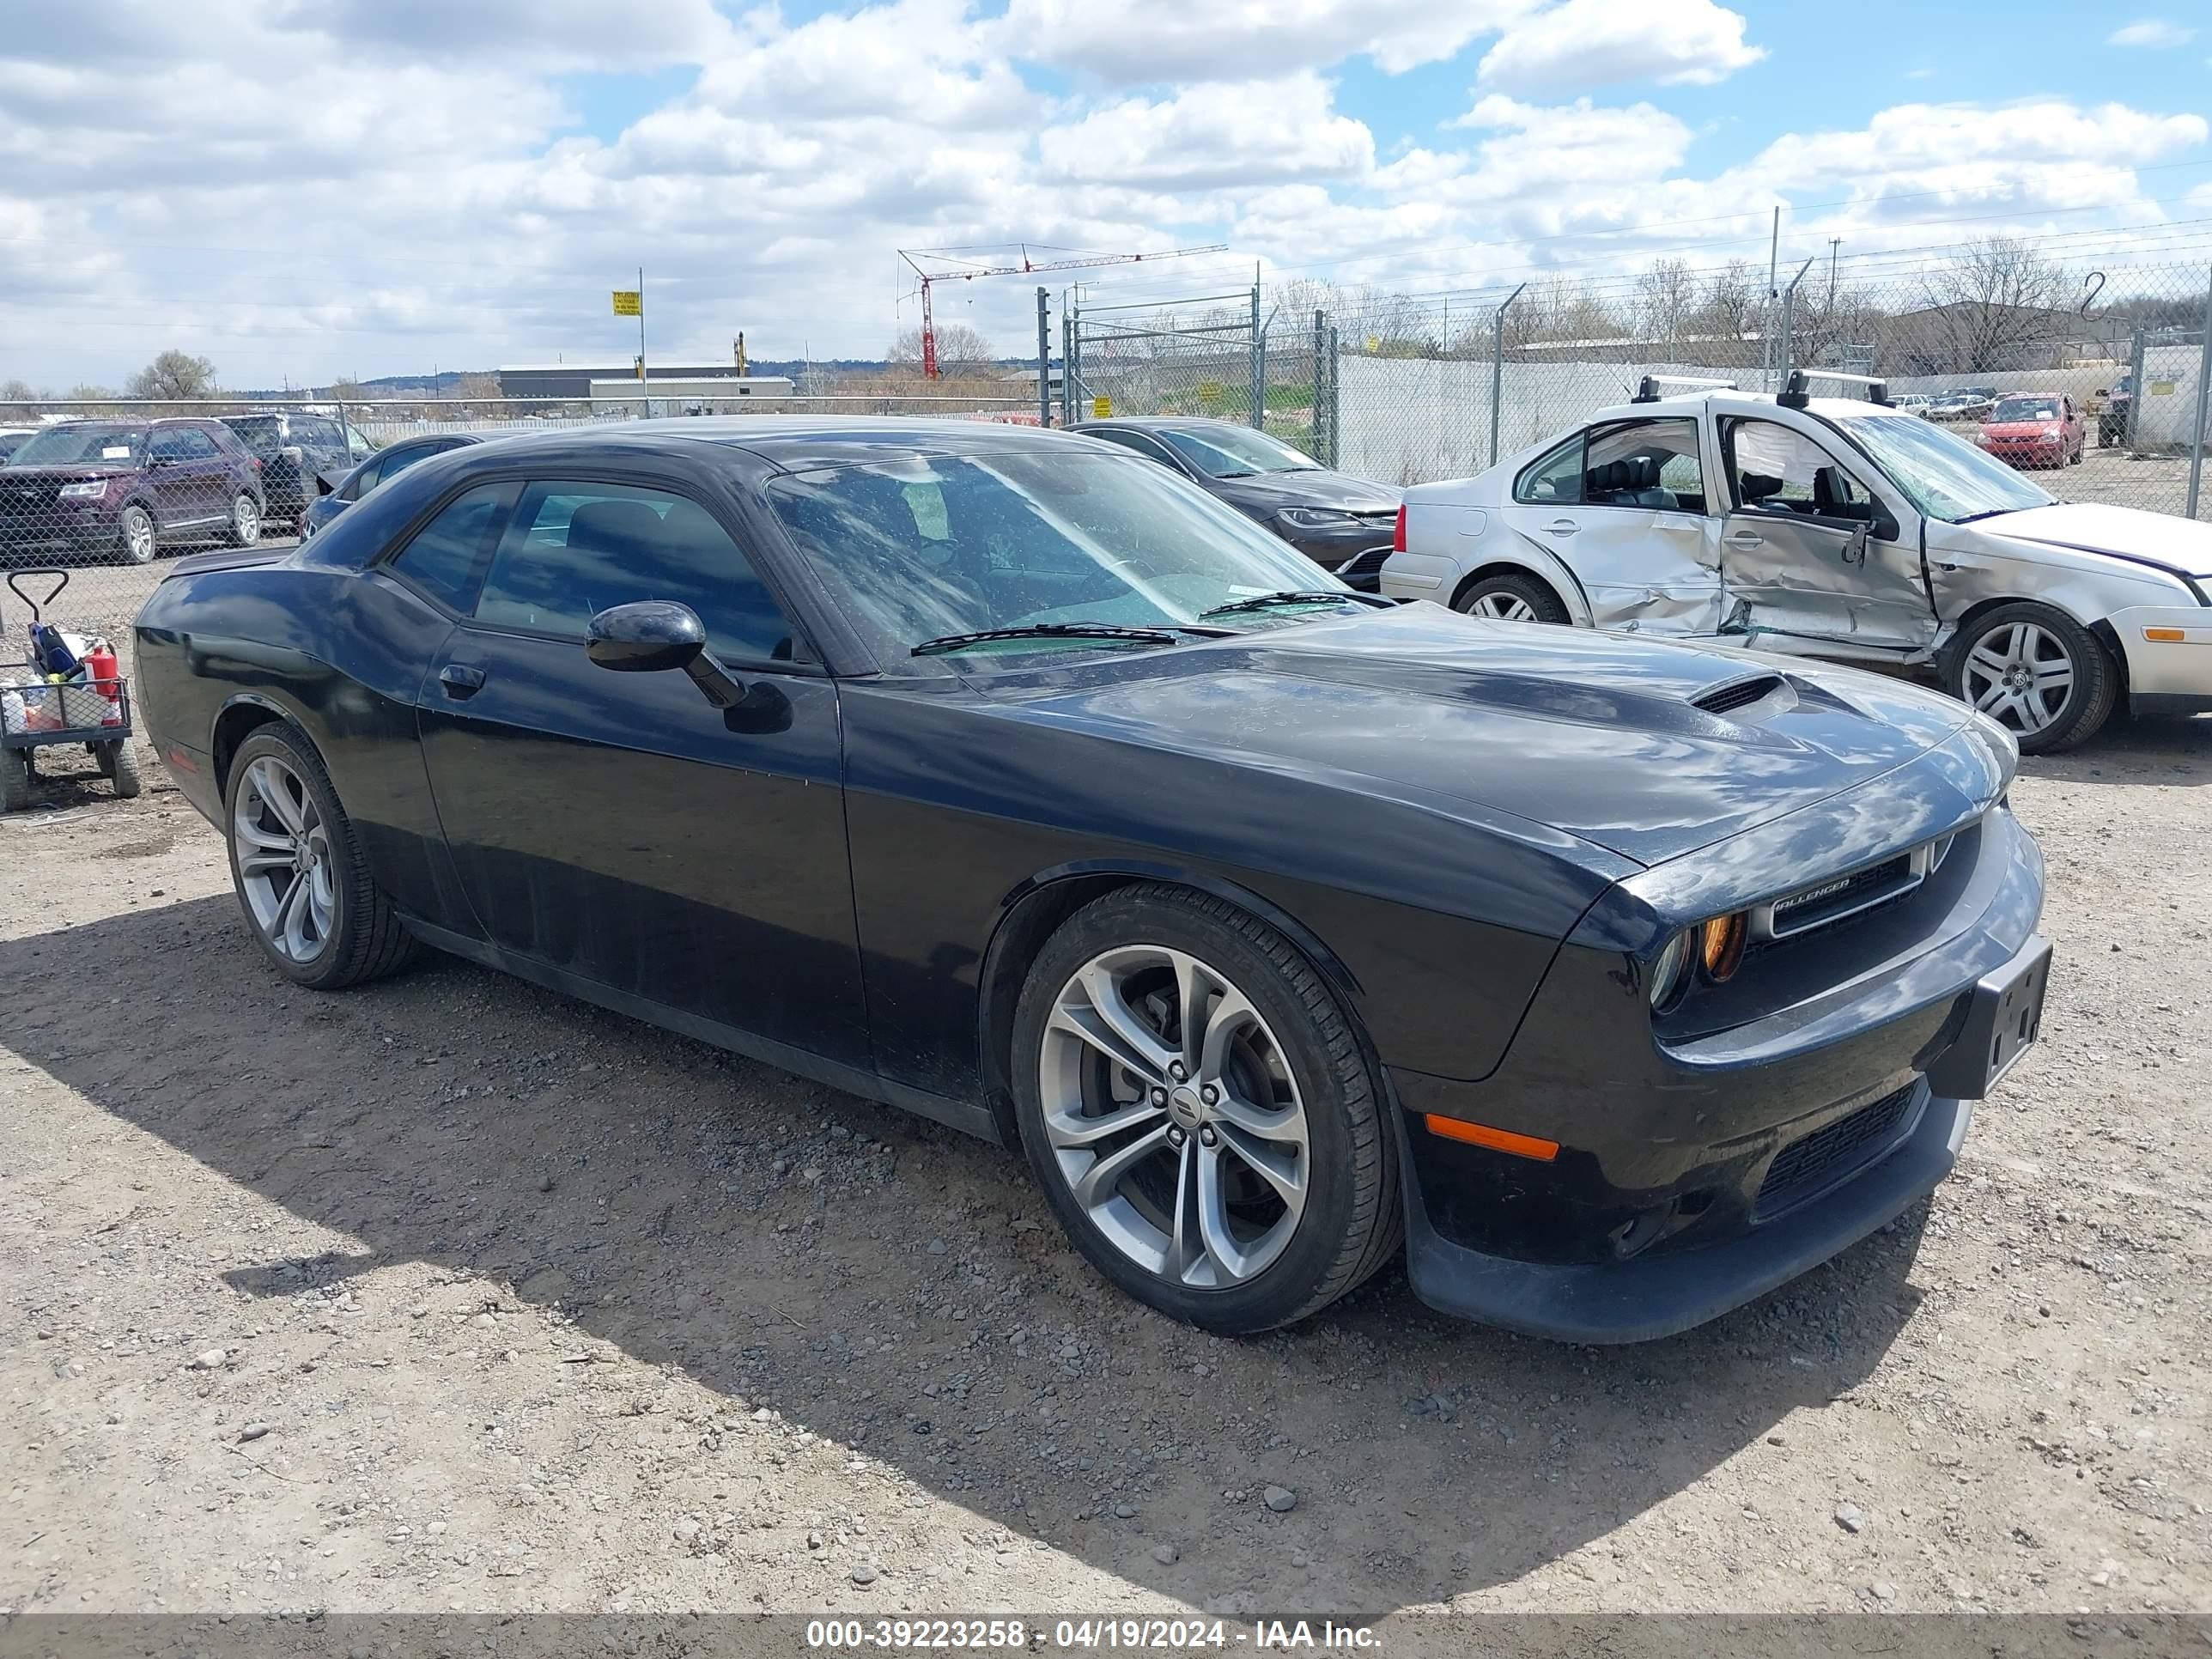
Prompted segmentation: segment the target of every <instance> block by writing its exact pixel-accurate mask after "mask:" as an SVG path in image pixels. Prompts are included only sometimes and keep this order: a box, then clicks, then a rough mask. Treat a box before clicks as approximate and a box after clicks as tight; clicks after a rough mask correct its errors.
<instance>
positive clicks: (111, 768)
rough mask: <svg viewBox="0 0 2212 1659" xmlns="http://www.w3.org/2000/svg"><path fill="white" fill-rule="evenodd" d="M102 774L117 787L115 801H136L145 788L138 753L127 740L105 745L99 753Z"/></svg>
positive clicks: (129, 740)
mask: <svg viewBox="0 0 2212 1659" xmlns="http://www.w3.org/2000/svg"><path fill="white" fill-rule="evenodd" d="M99 761H100V775H101V776H102V777H104V778H106V779H107V780H108V781H110V782H111V783H112V784H113V785H114V786H115V799H118V800H136V799H138V792H139V791H140V790H141V789H142V788H143V787H145V786H144V784H143V781H142V780H141V779H140V777H139V775H138V751H137V750H135V749H133V748H132V747H131V739H130V738H124V739H122V740H121V741H120V742H118V743H103V744H100V753H99Z"/></svg>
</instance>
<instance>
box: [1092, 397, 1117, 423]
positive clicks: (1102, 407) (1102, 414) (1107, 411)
mask: <svg viewBox="0 0 2212 1659" xmlns="http://www.w3.org/2000/svg"><path fill="white" fill-rule="evenodd" d="M1113 418H1114V400H1113V399H1112V398H1092V399H1091V419H1092V420H1094V421H1110V420H1112V419H1113Z"/></svg>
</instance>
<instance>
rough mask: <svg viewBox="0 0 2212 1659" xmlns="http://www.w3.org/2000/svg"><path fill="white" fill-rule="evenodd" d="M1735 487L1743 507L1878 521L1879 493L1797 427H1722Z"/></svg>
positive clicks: (1733, 423) (1739, 422) (1735, 423)
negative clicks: (1876, 497)
mask: <svg viewBox="0 0 2212 1659" xmlns="http://www.w3.org/2000/svg"><path fill="white" fill-rule="evenodd" d="M1721 444H1722V447H1723V452H1724V453H1726V454H1727V456H1728V459H1729V489H1730V492H1731V494H1732V495H1733V496H1734V498H1735V506H1736V507H1737V509H1738V510H1739V511H1749V512H1753V513H1791V514H1794V515H1796V516H1797V517H1799V518H1808V519H1843V520H1852V521H1855V522H1860V523H1864V522H1868V521H1870V520H1873V519H1874V517H1875V505H1874V497H1873V496H1872V495H1869V493H1868V491H1867V488H1866V486H1865V485H1863V484H1862V483H1860V482H1859V481H1858V480H1857V478H1855V477H1852V476H1851V474H1850V471H1848V470H1847V469H1846V468H1845V467H1844V465H1843V464H1842V463H1841V462H1839V461H1838V460H1837V459H1836V458H1835V457H1834V456H1832V455H1831V454H1830V453H1828V452H1827V451H1826V449H1825V448H1823V447H1821V446H1820V445H1819V444H1817V443H1815V442H1814V441H1813V440H1812V439H1811V438H1809V437H1808V436H1807V435H1805V434H1803V433H1802V432H1800V431H1798V430H1797V429H1796V428H1795V427H1787V426H1784V425H1782V424H1781V423H1780V422H1778V421H1759V420H1745V419H1731V420H1727V421H1723V422H1722V425H1721Z"/></svg>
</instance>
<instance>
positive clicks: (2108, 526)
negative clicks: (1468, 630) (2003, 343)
mask: <svg viewBox="0 0 2212 1659" xmlns="http://www.w3.org/2000/svg"><path fill="white" fill-rule="evenodd" d="M1805 380H1806V377H1805V376H1803V375H1802V374H1800V375H1793V376H1792V378H1791V384H1790V388H1789V390H1787V391H1785V392H1783V393H1782V394H1781V395H1780V396H1779V397H1776V396H1772V395H1762V394H1759V393H1754V392H1740V391H1737V390H1735V389H1734V388H1733V387H1716V386H1710V385H1704V386H1695V387H1693V388H1692V389H1687V390H1684V391H1681V392H1674V393H1672V394H1665V395H1662V386H1661V385H1660V384H1659V383H1657V382H1655V381H1646V382H1645V384H1644V389H1643V391H1642V392H1641V393H1640V394H1639V395H1638V398H1637V399H1636V400H1635V401H1634V402H1632V403H1630V404H1621V405H1619V406H1616V407H1614V408H1611V409H1605V410H1599V411H1598V412H1597V413H1596V414H1595V416H1592V417H1591V418H1590V419H1589V421H1587V422H1585V423H1584V424H1583V425H1582V426H1580V427H1578V428H1576V429H1575V430H1573V431H1571V432H1569V433H1566V434H1564V435H1561V436H1559V437H1558V438H1555V439H1553V440H1552V441H1549V442H1547V443H1543V444H1540V445H1537V446H1535V447H1533V448H1530V449H1528V450H1525V451H1523V452H1522V453H1520V454H1518V455H1516V456H1514V457H1512V458H1511V459H1509V460H1507V461H1504V462H1503V463H1501V464H1500V465H1498V466H1495V467H1492V469H1490V471H1487V472H1485V473H1482V474H1481V475H1480V476H1479V477H1473V478H1461V479H1453V480H1450V481H1448V482H1445V483H1431V484H1421V485H1418V486H1416V487H1415V488H1413V489H1410V490H1408V491H1407V494H1406V507H1405V512H1404V513H1403V515H1402V516H1401V520H1400V522H1399V529H1398V538H1397V550H1396V551H1395V552H1394V553H1393V555H1392V556H1391V557H1390V559H1389V562H1387V563H1386V564H1384V566H1383V572H1382V579H1381V581H1382V591H1383V593H1385V594H1386V595H1389V596H1390V597H1392V598H1395V599H1434V600H1437V601H1438V602H1440V603H1443V604H1446V605H1450V606H1451V607H1452V608H1453V609H1455V610H1457V611H1465V612H1468V613H1469V614H1472V615H1475V616H1482V617H1498V618H1504V619H1508V620H1516V621H1522V622H1534V623H1575V624H1577V625H1579V626H1583V627H1595V628H1603V629H1618V630H1620V631H1621V632H1624V633H1638V634H1656V635H1664V636H1668V637H1675V638H1686V639H1692V638H1693V639H1699V640H1708V641H1711V640H1720V641H1737V642H1740V643H1742V644H1745V645H1750V646H1755V647H1758V648H1759V649H1761V650H1765V651H1778V652H1787V653H1802V654H1804V655H1809V656H1820V657H1830V658H1838V659H1845V660H1852V661H1859V662H1886V663H1893V664H1899V665H1923V666H1926V667H1929V668H1931V669H1933V670H1934V671H1936V673H1937V674H1938V675H1939V676H1940V677H1941V678H1942V683H1943V685H1944V687H1945V689H1946V690H1949V691H1950V692H1951V693H1952V694H1953V695H1954V696H1958V697H1960V698H1963V699H1964V700H1966V702H1971V703H1972V704H1973V705H1974V706H1975V707H1976V708H1980V709H1981V710H1983V711H1984V713H1986V714H1990V715H1991V716H1992V717H1993V718H1995V719H1996V720H2000V721H2001V722H2002V723H2003V724H2004V725H2005V726H2007V727H2008V729H2010V730H2011V731H2012V732H2013V733H2014V734H2015V737H2016V738H2018V740H2019V743H2020V746H2021V749H2022V750H2025V751H2027V752H2028V753H2031V754H2033V753H2042V752H2047V751H2050V750H2058V749H2064V748H2069V747H2071V746H2072V745H2074V744H2078V743H2081V742H2082V741H2084V740H2085V739H2087V738H2088V737H2089V736H2090V735H2091V734H2093V732H2096V731H2097V729H2098V728H2099V727H2100V726H2103V725H2104V723H2105V721H2106V719H2107V718H2108V717H2109V716H2110V715H2111V714H2112V710H2113V709H2114V708H2116V707H2118V706H2120V705H2121V704H2122V703H2125V704H2126V705H2127V706H2129V707H2130V708H2133V709H2135V710H2136V711H2138V712H2150V713H2172V714H2178V713H2196V712H2198V711H2200V710H2204V709H2212V599H2208V598H2207V592H2208V589H2212V526H2207V525H2202V524H2197V523H2192V522H2191V521H2190V520H2185V519H2179V518H2173V517H2170V516H2168V515H2166V514H2163V513H2144V512H2139V511H2137V510H2136V509H2134V508H2131V507H2107V506H2100V505H2094V504H2091V503H2087V502H2075V503H2069V502H2063V501H2059V500H2058V499H2057V497H2055V496H2053V495H2051V494H2050V493H2049V492H2048V491H2046V490H2045V489H2042V488H2041V487H2040V486H2039V485H2038V484H2036V483H2033V482H2031V481H2030V480H2028V479H2027V478H2025V477H2022V476H2021V474H2019V473H2018V472H2015V471H2013V469H2012V468H2010V467H2008V466H2006V465H2003V464H2002V462H2000V461H1997V460H1994V459H1991V458H1990V456H1988V455H1986V454H1984V453H1983V452H1982V451H1981V450H1979V449H1978V448H1976V447H1974V446H1973V445H1972V444H1971V443H1969V442H1967V441H1966V440H1964V439H1963V438H1960V437H1959V436H1958V435H1955V434H1954V433H1952V432H1949V431H1947V430H1945V429H1944V428H1942V427H1940V426H1937V425H1935V424H1933V423H1931V422H1927V421H1923V420H1920V419H1918V418H1917V417H1916V416H1913V415H1911V414H1909V413H1906V412H1905V411H1903V410H1898V409H1894V408H1892V407H1891V406H1889V405H1888V404H1887V403H1885V402H1883V401H1881V396H1882V394H1881V388H1880V387H1879V386H1871V387H1870V400H1867V401H1862V400H1860V399H1858V398H1815V397H1811V396H1809V395H1808V393H1807V391H1806V386H1805Z"/></svg>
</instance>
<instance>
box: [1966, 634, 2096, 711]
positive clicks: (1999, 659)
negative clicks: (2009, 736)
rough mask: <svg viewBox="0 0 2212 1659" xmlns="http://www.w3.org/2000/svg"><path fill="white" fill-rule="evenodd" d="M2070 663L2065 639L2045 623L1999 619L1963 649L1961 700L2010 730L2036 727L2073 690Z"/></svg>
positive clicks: (2061, 705) (2072, 663) (2060, 707)
mask: <svg viewBox="0 0 2212 1659" xmlns="http://www.w3.org/2000/svg"><path fill="white" fill-rule="evenodd" d="M1965 678H1966V686H1965V690H1966V701H1967V702H1971V703H1972V704H1973V705H1974V707H1975V708H1978V709H1980V710H1981V711H1982V713H1984V714H1987V715H1989V716H1990V718H1991V719H1993V720H1996V721H1998V722H1999V723H2000V724H2002V725H2003V726H2008V727H2009V728H2010V729H2011V730H2013V731H2015V732H2021V733H2023V734H2028V733H2033V732H2040V731H2043V730H2044V729H2045V727H2047V726H2050V725H2051V722H2052V721H2054V720H2057V718H2058V716H2059V715H2060V714H2062V713H2063V712H2064V710H2065V708H2066V705H2067V702H2068V700H2069V699H2070V698H2071V697H2072V696H2073V695H2074V678H2075V661H2074V658H2073V655H2072V653H2069V651H2068V650H2067V648H2066V643H2065V641H2063V640H2062V639H2060V638H2059V637H2058V635H2056V634H2054V633H2053V632H2051V630H2050V629H2047V628H2041V627H2039V626H2037V625H2036V624H2035V623H2031V622H2014V623H2002V624H2001V625H1999V626H1998V627H1996V628H1993V629H1990V631H1989V632H1988V633H1986V634H1984V635H1983V636H1982V637H1981V638H1980V639H1979V640H1978V641H1975V642H1974V646H1973V648H1972V650H1970V651H1968V652H1967V653H1966V665H1965Z"/></svg>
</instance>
